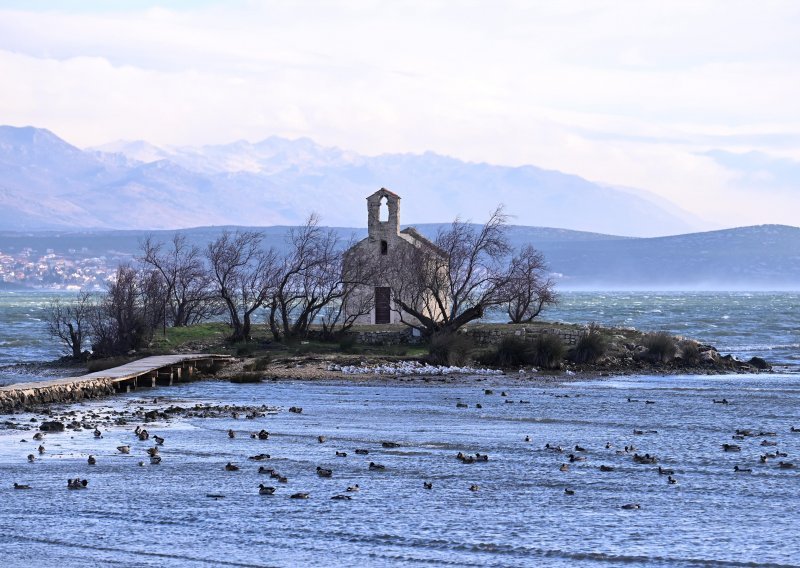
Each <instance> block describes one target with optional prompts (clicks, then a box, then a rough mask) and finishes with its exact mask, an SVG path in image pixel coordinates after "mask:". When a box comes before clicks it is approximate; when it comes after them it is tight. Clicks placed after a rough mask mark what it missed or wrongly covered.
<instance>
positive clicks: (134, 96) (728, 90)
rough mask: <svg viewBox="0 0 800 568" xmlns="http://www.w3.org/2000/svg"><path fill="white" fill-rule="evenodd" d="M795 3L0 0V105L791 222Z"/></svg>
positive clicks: (799, 174) (797, 167) (798, 158)
mask: <svg viewBox="0 0 800 568" xmlns="http://www.w3.org/2000/svg"><path fill="white" fill-rule="evenodd" d="M798 38H800V2H795V1H784V2H780V1H769V0H760V1H751V2H740V1H735V0H725V1H704V0H693V1H691V2H683V1H670V2H656V1H652V2H642V1H641V0H636V1H625V0H614V1H609V2H604V1H601V0H596V1H569V0H566V1H558V2H552V1H541V2H536V1H519V2H514V1H503V0H499V1H485V2H479V1H464V2H445V1H436V0H420V1H397V2H385V1H355V0H342V1H329V2H319V1H318V2H312V1H303V0H300V1H293V2H285V1H281V2H272V1H263V2H255V1H226V2H219V1H212V0H206V1H188V0H184V1H176V2H154V1H146V0H145V1H127V0H118V1H93V2H89V1H87V2H66V1H58V2H56V1H48V0H40V1H37V2H30V1H28V0H25V1H3V0H0V80H1V81H2V88H0V124H9V125H14V126H25V125H33V126H37V127H42V128H48V129H50V130H52V131H53V132H54V133H56V134H57V135H59V136H60V137H62V138H64V139H65V140H67V141H68V142H70V143H72V144H75V145H77V146H80V147H87V146H93V145H100V144H103V143H107V142H111V141H115V140H120V139H126V140H137V139H143V140H147V141H149V142H151V143H153V144H156V145H202V144H221V143H227V142H231V141H234V140H239V139H247V140H250V141H258V140H261V139H264V138H267V137H268V136H271V135H278V136H284V137H290V138H296V137H304V136H305V137H309V138H311V139H313V140H314V141H315V142H317V143H320V144H323V145H329V146H338V147H340V148H343V149H347V150H353V151H356V152H359V153H362V154H367V155H378V154H382V153H388V152H392V153H394V152H414V153H421V152H425V151H433V152H436V153H440V154H445V155H450V156H454V157H457V158H461V159H464V160H469V161H477V162H490V163H494V164H501V165H512V166H514V165H523V164H532V165H536V166H539V167H543V168H548V169H555V170H559V171H562V172H566V173H572V174H577V175H580V176H582V177H585V178H587V179H590V180H592V181H598V182H603V183H605V184H608V185H614V186H621V187H629V188H639V189H643V190H647V191H650V192H653V193H655V194H657V195H658V196H660V197H662V198H664V199H667V200H669V201H671V202H673V203H674V204H675V205H677V206H678V207H680V208H682V209H684V210H686V211H688V212H690V213H692V214H693V215H695V216H697V217H698V218H699V219H701V220H702V223H703V226H704V227H706V228H717V227H731V226H740V225H753V224H763V223H783V224H790V225H795V226H797V225H800V40H798Z"/></svg>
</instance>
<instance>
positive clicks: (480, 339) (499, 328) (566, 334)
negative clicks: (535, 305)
mask: <svg viewBox="0 0 800 568" xmlns="http://www.w3.org/2000/svg"><path fill="white" fill-rule="evenodd" d="M461 333H463V334H464V335H466V336H467V337H469V338H470V339H472V340H473V341H474V342H475V343H477V344H478V345H496V344H498V343H500V341H501V340H502V339H503V338H504V337H519V338H520V339H525V340H528V341H532V340H533V339H535V338H536V337H538V336H539V335H542V334H545V333H547V334H550V335H557V336H558V337H560V338H561V341H563V342H564V344H565V345H575V344H576V343H578V339H580V338H581V336H582V335H584V332H583V331H582V330H580V329H557V328H543V327H541V326H524V325H496V326H480V327H467V328H464V329H462V330H461Z"/></svg>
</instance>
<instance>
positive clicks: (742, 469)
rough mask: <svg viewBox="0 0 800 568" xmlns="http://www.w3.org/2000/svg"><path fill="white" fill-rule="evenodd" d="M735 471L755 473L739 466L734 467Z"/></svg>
mask: <svg viewBox="0 0 800 568" xmlns="http://www.w3.org/2000/svg"><path fill="white" fill-rule="evenodd" d="M733 471H735V472H736V473H753V470H752V469H749V468H748V469H745V468H743V467H739V466H738V465H735V466H733Z"/></svg>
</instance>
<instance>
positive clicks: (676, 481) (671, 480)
mask: <svg viewBox="0 0 800 568" xmlns="http://www.w3.org/2000/svg"><path fill="white" fill-rule="evenodd" d="M667 483H668V484H670V485H675V484H676V483H678V480H677V479H675V478H674V477H672V476H671V475H669V476H667Z"/></svg>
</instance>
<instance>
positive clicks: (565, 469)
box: [558, 463, 569, 471]
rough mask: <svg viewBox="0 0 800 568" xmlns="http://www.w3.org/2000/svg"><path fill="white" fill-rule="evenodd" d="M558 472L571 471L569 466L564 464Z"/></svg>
mask: <svg viewBox="0 0 800 568" xmlns="http://www.w3.org/2000/svg"><path fill="white" fill-rule="evenodd" d="M558 471H569V465H568V464H565V463H562V464H561V467H559V468H558Z"/></svg>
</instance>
